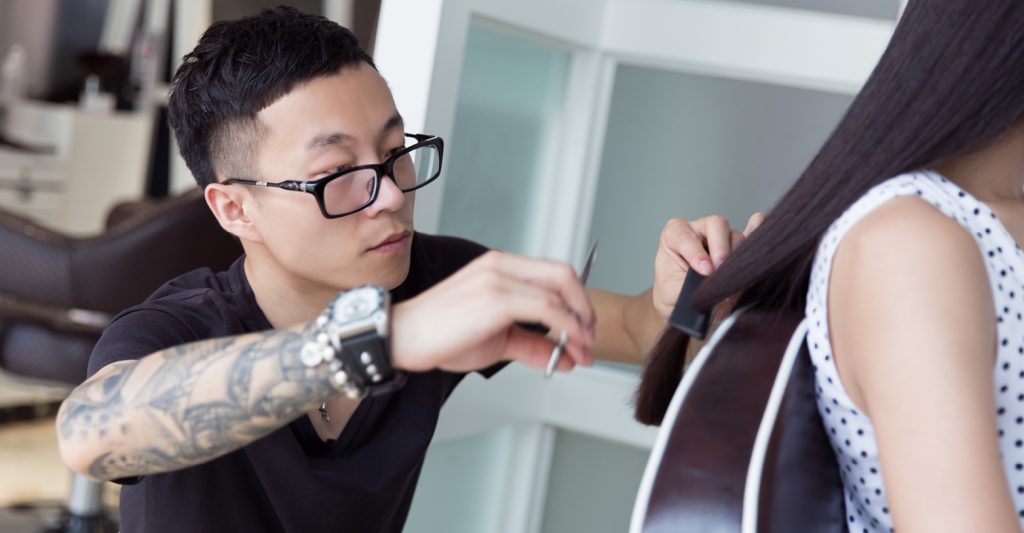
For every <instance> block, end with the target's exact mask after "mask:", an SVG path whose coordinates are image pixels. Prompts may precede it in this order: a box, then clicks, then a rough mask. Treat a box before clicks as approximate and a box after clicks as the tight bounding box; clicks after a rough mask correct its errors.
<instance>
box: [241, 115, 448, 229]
mask: <svg viewBox="0 0 1024 533" xmlns="http://www.w3.org/2000/svg"><path fill="white" fill-rule="evenodd" d="M403 135H405V136H406V137H409V138H412V139H415V140H416V144H413V145H412V146H408V147H405V148H402V149H401V150H399V151H398V152H397V153H395V154H394V155H392V156H391V157H389V158H387V159H386V160H384V161H383V162H380V163H375V164H370V165H359V166H355V167H352V168H346V169H345V170H340V171H338V172H334V173H331V174H328V175H326V176H324V177H322V178H316V179H312V180H301V181H300V180H284V181H279V182H276V183H271V182H268V181H266V180H250V179H244V178H228V179H226V180H224V181H222V182H221V184H222V185H234V184H238V185H252V186H255V187H273V188H276V189H283V190H286V191H295V192H304V193H307V194H312V195H313V197H314V198H316V204H317V206H318V207H320V214H322V215H323V216H324V218H327V219H334V218H341V217H346V216H348V215H354V214H356V213H358V212H360V211H362V210H363V209H366V208H367V207H370V206H371V205H373V203H374V202H376V201H377V194H378V193H379V192H380V183H381V180H383V179H384V176H387V177H389V178H391V181H393V182H394V183H395V186H398V181H396V180H395V176H394V171H395V161H397V160H398V159H399V158H400V157H402V156H404V155H406V154H408V153H409V152H412V151H413V150H417V149H419V148H423V147H424V146H433V147H434V148H436V149H437V172H435V173H434V175H433V176H431V177H430V179H428V180H427V181H424V182H423V183H420V184H418V185H416V186H415V187H412V188H411V189H403V188H401V187H398V190H400V191H402V193H403V194H404V193H407V192H412V191H415V190H416V189H420V188H422V187H424V186H426V185H428V184H430V183H431V182H433V181H434V180H436V179H437V178H438V177H440V176H441V164H442V163H443V161H444V139H442V138H440V137H438V136H436V135H427V134H423V133H408V132H406V133H404V134H403ZM367 169H370V170H373V171H374V176H375V178H374V180H373V191H372V192H371V193H370V199H369V200H367V201H366V203H365V204H363V205H361V206H359V207H358V208H356V209H353V210H351V211H348V212H345V213H341V214H338V215H332V214H330V213H328V212H327V206H326V205H325V200H324V189H326V188H327V184H328V183H330V182H332V181H334V180H337V179H339V178H342V177H344V176H345V175H346V174H350V173H352V172H357V171H360V170H367Z"/></svg>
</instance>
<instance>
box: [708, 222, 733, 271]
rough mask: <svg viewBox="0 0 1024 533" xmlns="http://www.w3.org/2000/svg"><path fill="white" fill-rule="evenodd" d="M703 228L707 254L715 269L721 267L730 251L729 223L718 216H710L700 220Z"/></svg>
mask: <svg viewBox="0 0 1024 533" xmlns="http://www.w3.org/2000/svg"><path fill="white" fill-rule="evenodd" d="M701 221H703V226H704V228H703V229H704V237H705V239H706V240H707V244H708V253H709V254H710V255H711V262H712V263H714V265H715V268H718V267H719V266H721V265H722V261H725V258H726V257H729V252H731V251H732V243H731V238H732V237H731V236H732V228H730V227H729V221H728V220H727V219H726V218H725V217H723V216H720V215H712V216H709V217H704V218H702V219H701Z"/></svg>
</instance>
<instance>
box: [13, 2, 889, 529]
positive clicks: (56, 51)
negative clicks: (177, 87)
mask: <svg viewBox="0 0 1024 533" xmlns="http://www.w3.org/2000/svg"><path fill="white" fill-rule="evenodd" d="M279 4H286V5H292V6H295V7H298V8H300V9H303V10H305V11H308V12H312V13H319V14H323V15H324V16H326V17H328V18H330V19H332V20H335V21H337V22H339V23H341V24H343V25H345V26H348V27H351V28H352V29H353V30H354V31H355V33H356V34H357V35H358V36H359V37H360V39H361V40H362V42H363V43H364V45H365V46H366V47H367V48H368V49H370V50H371V52H372V53H373V55H374V57H375V60H376V61H377V63H378V67H379V68H380V71H381V73H382V74H383V76H384V77H385V78H386V79H387V80H388V81H389V84H390V85H391V88H392V90H393V92H394V95H395V99H396V102H397V104H398V108H399V111H400V112H401V113H402V114H403V116H404V117H405V119H406V124H407V129H408V130H410V131H417V132H419V131H422V132H426V133H431V134H437V135H440V136H442V137H444V138H445V140H446V142H447V144H446V170H445V173H444V176H443V178H442V179H441V180H439V181H438V182H437V183H436V184H434V185H431V187H428V188H426V189H424V190H422V191H420V192H418V193H417V195H418V196H417V212H416V224H417V229H418V230H420V231H425V232H432V233H444V234H450V235H457V236H462V237H467V238H470V239H473V240H476V241H479V242H481V243H483V244H485V245H488V246H492V247H498V248H502V249H505V250H509V251H513V252H518V253H523V254H528V255H532V256H540V257H549V258H555V259H560V260H566V261H570V262H571V263H572V264H574V265H576V266H577V267H578V266H579V265H580V263H581V262H582V259H583V257H582V256H583V254H584V253H585V252H586V250H587V248H588V247H589V245H590V243H591V242H593V241H595V240H596V241H599V242H600V247H599V251H598V257H597V260H596V262H595V265H594V268H593V276H592V278H591V285H593V286H595V287H598V288H602V289H608V290H614V291H619V292H624V293H637V292H640V291H642V290H644V289H646V288H647V287H648V286H649V285H650V283H651V281H652V277H653V257H654V253H655V251H656V249H657V243H658V235H659V232H660V230H661V228H662V226H663V225H664V224H665V222H666V221H667V220H668V218H670V217H674V216H678V217H683V218H689V219H692V218H696V217H700V216H704V215H707V214H711V213H722V214H725V215H726V216H727V217H728V218H729V219H730V220H731V221H732V223H733V225H734V226H736V227H742V226H743V224H744V223H745V221H746V218H747V217H748V216H749V215H750V214H751V213H753V212H755V211H759V210H767V209H769V208H770V207H771V206H772V204H773V202H774V201H775V200H776V199H777V198H778V196H779V195H780V193H781V192H782V191H784V190H785V189H786V188H787V187H788V186H789V184H790V183H791V182H792V181H793V180H794V179H795V178H796V177H797V176H798V175H799V173H800V172H801V171H802V170H803V169H804V167H805V166H806V165H807V164H808V162H809V161H810V158H811V157H812V156H813V155H814V153H815V152H816V150H817V149H818V147H819V146H820V144H821V143H822V142H823V141H824V139H825V137H826V136H827V134H828V133H829V132H830V130H831V128H832V127H833V126H834V125H835V124H836V122H837V121H838V120H839V118H840V117H841V115H842V114H843V112H844V111H845V109H846V107H847V106H848V105H849V103H850V102H851V101H852V98H853V96H854V95H855V94H856V92H857V90H858V89H859V88H860V86H861V84H862V83H863V82H864V80H865V79H866V78H867V76H868V74H869V73H870V71H871V68H872V67H873V65H874V63H875V61H876V60H877V58H878V57H879V55H880V54H881V52H882V50H883V49H884V47H885V44H886V42H887V40H888V38H889V36H890V34H891V31H892V28H893V26H894V25H895V23H896V21H897V19H898V14H899V11H900V5H899V2H898V1H897V0H514V1H513V0H381V1H378V0H322V1H321V0H305V1H287V2H280V1H265V0H0V214H3V216H4V217H7V218H3V217H0V222H4V221H6V222H4V224H6V227H7V229H6V230H5V231H7V232H8V233H9V234H10V237H9V238H8V239H7V240H5V238H4V236H3V234H2V232H0V304H2V303H3V302H5V301H6V302H8V303H9V304H10V305H9V306H8V307H7V308H5V307H4V306H3V305H0V457H2V459H0V480H2V481H0V505H7V506H11V505H17V504H19V503H24V502H28V501H33V502H36V501H40V500H48V501H53V502H64V503H65V504H66V503H67V502H68V497H69V496H68V494H69V490H70V489H69V486H70V485H69V481H68V480H69V479H71V478H70V475H69V474H68V473H67V471H66V470H64V469H63V467H62V466H61V465H60V463H59V460H58V459H57V455H56V450H55V438H54V437H53V435H52V432H53V429H52V419H48V418H47V417H52V411H53V406H54V405H55V402H56V401H58V400H59V398H60V397H61V395H62V394H63V393H65V392H66V390H67V387H68V386H69V385H71V384H73V383H74V382H75V381H76V380H77V379H79V378H78V376H83V374H81V368H82V365H83V364H84V363H83V362H82V360H81V359H82V357H87V353H88V347H89V346H91V344H90V342H92V341H94V337H91V336H90V335H93V334H94V333H95V330H96V327H98V326H101V325H102V323H103V321H104V320H105V319H106V318H109V315H110V314H112V313H115V312H116V311H117V309H119V308H120V306H124V305H130V303H129V302H130V301H132V299H133V298H135V299H140V298H142V297H144V295H145V294H147V293H146V292H145V291H146V290H152V289H153V288H155V286H153V287H149V286H148V285H146V284H145V283H142V282H140V283H139V284H138V285H139V287H140V288H139V289H138V290H139V291H141V292H140V294H141V295H142V296H136V295H135V294H125V295H123V297H121V298H114V301H108V300H109V298H106V299H104V298H100V297H96V298H98V299H94V300H93V301H86V302H85V303H83V300H82V298H84V297H83V296H82V294H83V293H84V292H88V291H89V290H94V291H95V290H96V287H97V286H102V289H103V291H104V292H105V293H111V292H113V293H117V292H118V291H119V290H121V289H120V286H119V284H118V283H102V282H100V281H96V280H97V279H100V280H102V279H104V276H107V277H108V278H109V277H110V276H111V272H116V271H118V269H127V270H130V271H132V272H136V273H137V272H139V271H146V272H152V274H153V276H154V277H156V278H159V277H160V275H162V274H159V270H158V269H156V268H155V267H154V266H152V265H150V264H148V263H145V262H141V263H140V262H138V261H139V260H138V259H135V258H133V257H135V256H132V255H131V254H129V253H127V252H125V251H124V250H125V246H122V245H119V244H117V243H119V242H121V241H116V242H115V245H110V246H108V248H110V249H109V250H107V249H104V250H106V251H105V252H104V253H106V254H107V255H105V256H104V257H105V258H106V259H105V260H104V261H100V262H96V261H93V262H88V263H87V264H86V265H85V266H82V265H81V264H80V263H79V262H78V261H81V260H82V259H81V257H83V256H85V257H88V254H90V253H93V250H94V249H95V248H97V247H100V246H101V245H106V244H105V243H108V242H113V241H114V240H116V239H126V238H129V237H130V238H133V239H136V240H139V241H145V242H146V243H147V244H146V246H150V247H156V248H159V249H173V247H174V246H179V247H181V248H180V250H178V251H176V252H175V254H177V255H185V256H189V257H192V258H194V260H195V261H196V262H199V263H201V264H210V263H211V262H213V263H215V262H216V261H222V260H223V258H218V257H213V256H211V255H210V254H209V253H206V252H202V251H197V250H198V248H197V247H198V246H200V245H198V244H195V243H191V244H190V243H183V242H179V241H180V239H179V240H174V238H173V237H166V236H164V237H159V236H155V235H156V234H153V233H152V232H149V233H145V232H142V233H141V234H140V231H141V230H138V229H137V228H138V227H140V226H144V225H145V224H146V223H147V222H145V221H140V220H141V217H144V214H143V215H140V214H139V213H140V211H139V210H138V206H139V205H145V206H149V208H150V209H152V208H153V206H158V207H157V209H166V210H170V209H179V208H180V206H179V207H174V208H171V207H166V206H168V205H172V204H173V203H174V202H179V203H181V202H184V200H181V198H182V195H185V196H184V197H186V198H187V197H188V195H189V194H190V192H189V191H191V190H192V189H194V182H193V181H192V177H191V176H190V175H189V173H188V171H187V169H186V168H185V166H184V164H183V163H182V161H181V160H180V158H179V157H178V155H177V152H176V148H175V147H174V145H173V141H172V139H171V138H170V135H169V134H168V131H167V125H166V119H165V114H164V104H165V101H166V95H167V89H168V87H167V84H168V80H169V74H170V73H171V72H172V71H173V69H174V68H175V66H176V65H177V63H178V61H179V59H180V57H181V56H182V55H184V54H185V53H187V52H188V51H189V50H191V48H192V46H193V45H194V44H195V42H196V40H197V39H198V36H199V35H200V34H201V33H202V31H203V30H204V29H205V28H206V27H207V26H208V25H209V24H210V23H212V22H213V21H216V20H221V19H229V18H235V17H239V16H243V15H247V14H253V13H256V12H258V11H260V10H261V9H264V8H267V7H273V6H275V5H279ZM195 200H197V199H196V198H192V199H191V200H190V201H191V203H192V204H196V205H199V204H201V202H199V203H198V204H197V202H196V201H195ZM168 202H171V203H170V204H169V203H168ZM174 205H178V204H174ZM126 206H128V207H126ZM159 206H165V207H159ZM157 212H159V211H157ZM173 212H177V211H173ZM125 213H127V214H125ZM115 215H117V216H115ZM150 216H151V217H153V218H154V219H155V218H156V217H155V215H150ZM132 217H134V218H132ZM167 218H168V217H167V216H163V218H161V219H160V220H166V219H167ZM203 223H206V224H208V223H209V221H205V222H203ZM0 227H3V224H0ZM185 227H190V226H185ZM168 232H169V234H174V232H177V234H181V233H182V231H181V230H180V229H178V230H174V229H173V228H171V229H170V230H168ZM137 234H138V235H137ZM126 235H127V237H126ZM41 236H42V237H41ZM33 239H35V240H33ZM40 239H42V241H43V242H44V243H45V244H46V246H44V247H43V250H44V251H43V252H38V251H31V252H25V253H22V252H21V248H20V247H21V246H23V244H24V242H25V241H26V240H29V241H32V243H30V247H31V246H36V245H37V243H36V241H39V240H40ZM32 250H35V249H32ZM37 252H38V253H37ZM47 254H50V255H47ZM119 254H121V255H119ZM204 254H206V255H204ZM25 256H31V257H33V258H34V259H32V260H31V261H27V260H23V258H24V257H25ZM55 261H56V262H57V263H59V265H60V266H59V268H58V267H54V264H55V263H54V262H55ZM182 268H184V267H182ZM85 272H89V276H86V275H85V274H84V273H85ZM29 274H31V275H29ZM26 275H29V277H30V278H31V279H30V281H24V280H25V276H26ZM46 276H51V278H47V277H46ZM167 277H170V275H166V276H164V278H163V279H166V278H167ZM81 278H88V279H85V280H83V279H81ZM115 279H123V278H115ZM150 284H152V283H150ZM157 284H159V283H157ZM83 286H85V287H86V288H82V287H83ZM31 287H39V289H37V290H36V289H33V290H30V288H31ZM90 287H91V288H92V289H90ZM104 296H109V294H105V295H104ZM12 302H13V303H12ZM94 302H99V303H94ZM26 306H27V307H26ZM5 309H6V310H5ZM26 309H29V310H28V311H26ZM32 313H35V314H32ZM46 313H50V314H48V315H47V314H46ZM83 313H84V314H83ZM90 313H91V314H90ZM26 317H28V318H26ZM40 317H42V318H40ZM47 317H48V318H47ZM53 317H57V318H53ZM61 321H63V322H61ZM69 322H70V323H72V325H73V326H74V327H72V328H71V329H70V330H69V329H68V328H67V327H64V328H63V329H62V328H61V327H59V326H61V325H62V324H63V326H67V323H69ZM23 323H31V324H34V325H35V326H34V327H39V328H42V329H40V330H39V331H43V332H44V333H45V334H46V335H48V337H45V339H46V340H39V339H41V338H43V337H39V336H37V337H34V338H33V339H34V340H33V341H32V344H31V349H29V350H25V349H22V350H21V351H18V350H17V348H18V346H14V344H16V343H14V341H12V340H11V339H15V340H17V336H16V335H14V334H13V333H11V332H14V331H17V327H16V326H17V325H18V324H23ZM55 324H56V325H55ZM90 324H91V325H92V327H93V329H91V330H90V329H89V328H88V327H86V326H89V325H90ZM76 328H77V329H76ZM36 333H38V335H43V333H39V332H38V331H37V332H36ZM25 345H26V346H28V344H25ZM19 346H20V345H19ZM22 348H23V346H22ZM73 350H77V352H74V353H83V354H86V355H85V356H79V357H78V358H77V359H74V360H72V358H71V356H66V357H64V358H61V357H57V359H53V357H54V354H55V353H62V354H70V353H72V352H73ZM44 367H45V368H44ZM54 367H59V368H62V369H65V368H66V369H70V370H68V371H66V372H57V373H56V374H59V375H54V372H53V370H52V369H53V368H54ZM48 369H49V370H48ZM638 373H639V367H635V366H630V365H598V366H597V367H595V368H591V369H582V370H577V371H575V372H573V373H572V374H570V375H559V376H556V377H555V378H553V379H552V380H550V381H545V380H543V379H542V377H541V376H540V375H539V373H537V372H534V371H529V370H525V369H520V368H510V369H509V370H507V371H505V372H502V373H501V374H499V375H498V376H497V377H496V378H494V379H492V380H490V381H489V382H485V381H484V380H482V379H475V378H474V379H469V380H467V381H466V382H465V383H464V384H463V386H462V387H461V388H460V389H459V390H458V391H456V393H455V395H454V396H453V397H452V399H451V400H450V402H449V405H448V406H446V408H445V411H444V413H443V415H442V421H441V424H440V427H439V428H438V434H437V438H436V439H435V443H434V445H433V446H432V448H431V450H430V452H429V454H428V457H427V460H426V464H425V467H424V472H423V475H422V478H421V481H420V486H419V489H418V492H417V495H416V498H415V500H414V502H413V510H412V514H411V516H410V519H409V522H408V526H407V530H408V531H413V532H436V531H446V532H481V531H488V532H490V531H495V532H509V533H512V532H515V533H536V532H575V531H588V532H606V531H607V532H620V531H624V530H626V528H627V524H628V520H629V514H630V511H631V508H632V505H633V497H634V494H635V492H636V489H637V486H638V484H639V481H640V477H641V475H642V471H643V467H644V464H645V461H646V458H647V453H648V450H649V449H650V446H651V444H652V443H653V441H654V434H655V431H654V429H652V428H646V427H643V426H640V425H638V424H636V423H635V422H633V420H632V417H631V395H632V392H633V390H634V388H635V387H636V384H637V382H638ZM723 416H728V413H723ZM112 489H113V488H112V487H105V488H103V489H102V490H103V492H104V494H106V496H105V498H106V502H107V505H108V506H109V505H114V504H116V494H115V491H114V490H112ZM71 503H72V504H73V503H74V493H73V492H72V496H71ZM72 506H73V505H72ZM14 509H17V507H15V508H14ZM0 522H2V515H0ZM0 529H3V528H0Z"/></svg>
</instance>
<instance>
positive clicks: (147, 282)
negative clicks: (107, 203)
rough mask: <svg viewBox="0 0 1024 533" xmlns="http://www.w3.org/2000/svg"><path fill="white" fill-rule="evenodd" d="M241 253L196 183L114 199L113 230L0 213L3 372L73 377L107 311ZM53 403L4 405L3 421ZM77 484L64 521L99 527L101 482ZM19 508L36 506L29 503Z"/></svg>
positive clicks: (68, 526)
mask: <svg viewBox="0 0 1024 533" xmlns="http://www.w3.org/2000/svg"><path fill="white" fill-rule="evenodd" d="M241 253H242V249H241V246H240V245H239V243H238V241H237V240H236V239H235V238H234V237H233V236H231V235H230V234H228V233H226V232H225V231H224V230H223V229H221V227H220V226H219V224H218V223H217V221H216V219H214V217H213V215H212V214H211V213H210V211H209V209H208V208H207V206H206V203H205V202H204V200H203V198H202V193H201V191H199V190H198V189H195V190H191V191H189V192H187V193H184V194H182V195H180V196H177V197H173V198H170V199H166V200H161V201H141V202H132V203H129V204H122V205H120V206H118V207H115V208H114V209H113V210H112V211H111V212H110V214H109V215H108V219H107V230H106V231H105V232H104V233H103V234H101V235H98V236H95V237H89V238H73V237H68V236H66V235H62V234H59V233H56V232H53V231H50V230H48V229H46V228H44V227H42V226H40V225H38V224H35V223H32V222H30V221H28V220H26V219H24V218H21V217H17V216H14V215H11V214H9V213H4V212H0V370H3V371H4V372H6V373H8V374H9V375H14V376H18V377H22V378H28V379H29V380H32V381H34V382H39V383H62V384H66V385H69V386H73V385H77V384H78V383H81V382H82V381H83V380H84V379H85V374H86V366H87V364H88V361H89V354H90V352H91V351H92V347H93V345H94V344H95V343H96V340H97V339H98V338H99V335H100V333H101V332H102V331H103V328H104V327H105V326H106V324H107V323H108V322H109V320H110V318H111V317H113V316H114V315H115V314H116V313H118V312H119V311H121V310H122V309H125V308H127V307H130V306H132V305H135V304H137V303H140V302H142V301H143V300H145V299H146V297H148V296H149V295H150V294H151V293H152V292H153V291H154V290H156V289H157V288H159V287H160V285H162V284H163V283H165V282H166V281H168V280H170V279H171V278H174V277H175V276H178V275H180V274H183V273H185V272H188V271H190V270H194V269H196V268H201V267H210V268H212V269H214V270H215V271H216V270H222V269H225V268H227V267H228V266H230V264H231V263H232V262H233V261H234V260H235V259H237V258H238V257H239V255H241ZM0 386H3V385H2V383H0ZM51 407H55V405H53V406H51ZM52 411H53V409H49V410H47V409H42V410H40V409H37V408H33V409H27V410H26V409H21V410H20V411H19V410H17V409H14V410H12V409H11V408H2V409H0V415H3V414H6V416H0V422H2V421H3V420H5V419H6V420H11V419H13V418H19V417H20V418H25V413H34V414H39V413H43V414H46V413H51V414H52ZM19 413H20V414H19ZM72 487H73V488H72V494H71V505H70V506H69V507H70V511H71V512H70V513H69V514H67V515H65V518H66V520H65V524H64V525H63V526H62V528H63V529H64V530H72V529H73V530H77V531H103V530H104V529H103V528H104V527H106V526H103V525H99V524H98V522H102V521H106V522H107V523H109V521H108V520H106V519H105V518H103V516H102V511H103V510H102V503H101V498H100V491H101V489H102V485H101V484H98V483H95V482H92V481H89V480H88V479H86V478H84V477H79V476H76V478H75V479H74V481H73V485H72ZM18 509H19V511H18V512H21V513H23V514H24V513H31V512H32V508H31V506H21V507H19V508H18Z"/></svg>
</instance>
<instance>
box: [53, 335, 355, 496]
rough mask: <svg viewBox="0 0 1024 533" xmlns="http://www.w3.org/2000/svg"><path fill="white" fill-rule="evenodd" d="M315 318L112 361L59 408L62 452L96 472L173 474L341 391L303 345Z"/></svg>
mask: <svg viewBox="0 0 1024 533" xmlns="http://www.w3.org/2000/svg"><path fill="white" fill-rule="evenodd" d="M312 328H313V326H312V325H309V324H306V325H301V326H296V327H294V328H291V329H287V330H279V331H272V332H268V333H254V334H249V335H243V336H238V337H227V338H221V339H213V340H207V341H200V342H195V343H191V344H186V345H183V346H179V347H175V348H170V349H166V350H162V351H159V352H156V353H154V354H152V355H150V356H147V357H144V358H142V359H138V360H133V361H123V362H118V363H113V364H110V365H108V366H106V367H104V368H103V369H102V370H100V371H99V372H97V373H96V375H94V376H93V377H92V378H90V379H89V380H87V381H86V382H85V383H83V384H82V385H80V386H78V387H77V388H76V389H75V390H74V391H73V392H72V393H71V395H70V396H69V397H68V398H67V400H66V401H65V402H64V404H63V405H62V406H61V409H60V413H59V414H58V416H57V429H58V435H59V442H60V450H61V455H62V456H63V458H64V461H65V463H67V464H68V466H69V467H70V468H71V469H72V470H74V471H76V472H80V473H83V474H86V475H88V476H90V477H93V478H96V479H116V478H121V477H129V476H137V475H143V474H152V473H158V472H167V471H171V470H177V469H181V468H184V467H188V466H192V465H196V464H200V463H203V462H206V461H209V460H211V459H214V458H216V457H219V456H221V455H224V454H226V453H228V452H231V451H233V450H236V449H238V448H240V447H242V446H244V445H246V444H248V443H250V442H252V441H254V440H256V439H258V438H260V437H262V436H264V435H267V434H268V433H270V432H272V431H273V430H275V429H277V428H279V427H281V426H283V425H284V424H286V423H288V422H289V421H291V420H293V419H295V418H296V417H298V416H299V415H300V414H302V413H303V412H305V411H307V410H310V409H312V408H313V407H314V406H315V405H316V404H317V403H318V402H320V401H322V400H324V399H326V398H328V397H331V396H334V395H337V391H336V389H334V387H333V386H332V385H331V384H330V377H329V375H330V373H329V370H328V368H327V367H326V365H322V366H321V367H315V368H308V367H306V366H305V365H303V364H302V362H301V361H300V360H299V349H300V348H301V346H302V344H303V343H304V342H305V339H307V338H308V336H309V335H310V332H311V331H312Z"/></svg>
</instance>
